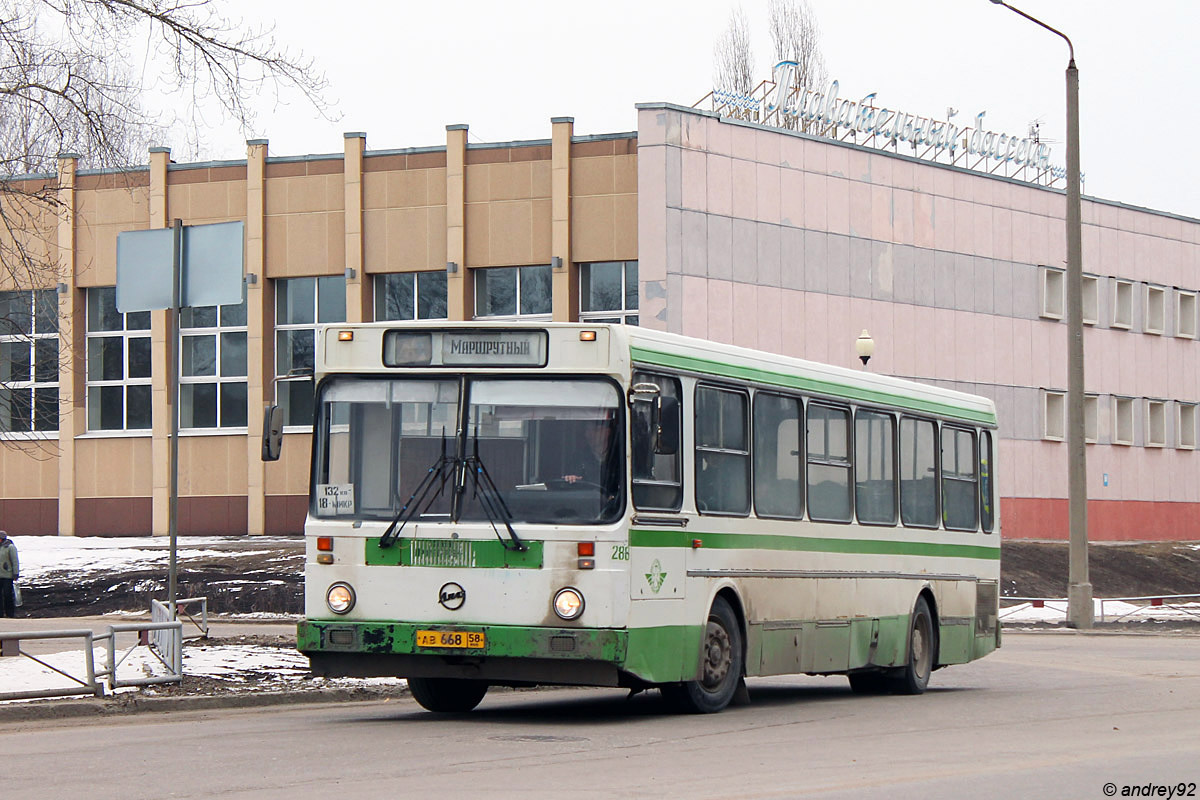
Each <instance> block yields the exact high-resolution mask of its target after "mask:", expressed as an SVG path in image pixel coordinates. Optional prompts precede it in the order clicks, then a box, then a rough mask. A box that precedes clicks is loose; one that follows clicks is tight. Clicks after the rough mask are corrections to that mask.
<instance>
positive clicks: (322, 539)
mask: <svg viewBox="0 0 1200 800" xmlns="http://www.w3.org/2000/svg"><path fill="white" fill-rule="evenodd" d="M317 549H318V550H321V551H324V552H326V553H328V552H330V551H331V550H333V537H332V536H318V537H317Z"/></svg>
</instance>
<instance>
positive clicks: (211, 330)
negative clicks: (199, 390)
mask: <svg viewBox="0 0 1200 800" xmlns="http://www.w3.org/2000/svg"><path fill="white" fill-rule="evenodd" d="M198 308H215V309H216V312H217V320H216V322H217V324H216V325H205V326H191V325H187V326H185V325H184V323H183V316H182V313H183V312H187V311H191V312H193V314H194V313H195V312H196V311H197V310H198ZM198 308H188V309H181V316H180V320H179V344H180V352H179V395H180V399H179V407H178V408H177V409H176V413H178V414H179V415H180V418H179V430H180V432H181V433H183V432H188V433H192V432H215V433H239V432H242V431H245V430H247V429H248V428H249V425H250V402H249V387H250V379H249V372H250V351H249V344H250V333H249V314H248V312H249V307H248V305H247V299H246V297H245V296H244V293H243V297H242V302H241V303H239V304H233V303H229V304H226V305H223V306H201V307H198ZM226 308H244V309H245V311H244V312H243V316H245V317H246V321H244V322H243V323H242V324H240V325H224V324H222V323H223V320H224V317H225V314H226V313H228V312H226V311H225V309H226ZM239 333H240V334H242V335H243V336H244V337H245V341H244V344H243V347H244V348H245V349H246V370H245V371H244V372H243V373H242V374H241V375H225V374H223V362H222V358H221V352H222V350H223V348H224V346H225V345H224V343H223V341H224V337H225V335H226V334H235V335H236V334H239ZM189 336H191V337H193V338H199V337H202V336H212V337H214V339H215V343H216V351H215V354H214V357H213V358H214V368H215V370H216V374H215V375H184V358H183V355H184V349H183V340H184V339H187V338H188V337H189ZM209 384H215V385H216V387H217V390H216V398H215V400H216V414H217V424H216V426H215V427H214V426H200V425H184V420H183V387H184V386H199V385H209ZM237 384H242V385H244V386H245V387H246V403H245V406H246V407H245V409H244V414H245V417H246V421H245V422H244V423H243V424H241V425H222V424H221V419H222V417H223V416H224V415H223V413H222V406H223V401H222V399H221V397H222V394H223V392H222V391H221V390H222V387H224V386H229V385H237Z"/></svg>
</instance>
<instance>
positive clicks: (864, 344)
mask: <svg viewBox="0 0 1200 800" xmlns="http://www.w3.org/2000/svg"><path fill="white" fill-rule="evenodd" d="M854 352H856V353H858V359H859V361H861V362H863V368H864V369H865V368H866V366H867V362H868V361H870V360H871V356H873V355H875V340H874V339H872V338H871V334H869V333H867V329H866V328H863V332H862V333H860V334H859V335H858V338H857V339H855V340H854Z"/></svg>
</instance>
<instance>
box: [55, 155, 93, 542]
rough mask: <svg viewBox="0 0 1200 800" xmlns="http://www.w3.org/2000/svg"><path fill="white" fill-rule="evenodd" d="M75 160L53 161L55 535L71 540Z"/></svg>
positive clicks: (77, 364) (79, 372) (81, 386)
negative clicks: (56, 332) (56, 339)
mask: <svg viewBox="0 0 1200 800" xmlns="http://www.w3.org/2000/svg"><path fill="white" fill-rule="evenodd" d="M78 164H79V156H77V155H75V154H74V153H62V154H60V155H59V156H58V237H57V238H58V283H59V285H60V287H66V291H60V292H59V294H58V319H59V331H60V333H59V336H60V339H59V342H60V344H59V354H58V401H59V406H58V407H59V413H58V533H59V535H60V536H74V535H75V486H76V484H75V437H76V436H79V435H80V434H83V433H86V432H87V396H86V391H87V383H86V381H85V378H86V374H85V369H86V364H85V363H84V359H83V352H84V347H85V346H86V344H87V342H86V330H85V327H84V326H85V325H86V324H87V322H86V319H85V317H84V304H83V303H82V302H79V300H80V299H81V298H80V297H79V296H78V295H77V294H76V292H75V169H76V167H77V166H78Z"/></svg>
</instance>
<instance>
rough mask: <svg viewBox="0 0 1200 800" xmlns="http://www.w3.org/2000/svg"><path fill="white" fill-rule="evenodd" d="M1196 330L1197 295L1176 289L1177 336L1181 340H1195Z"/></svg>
mask: <svg viewBox="0 0 1200 800" xmlns="http://www.w3.org/2000/svg"><path fill="white" fill-rule="evenodd" d="M1185 305H1186V306H1187V308H1186V309H1185V308H1184V306H1185ZM1185 323H1186V324H1185ZM1196 330H1197V329H1196V293H1195V292H1193V291H1189V290H1187V289H1179V288H1176V289H1175V335H1176V336H1177V337H1179V338H1181V339H1195V338H1196Z"/></svg>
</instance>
